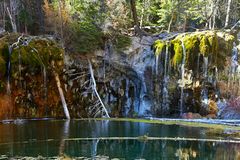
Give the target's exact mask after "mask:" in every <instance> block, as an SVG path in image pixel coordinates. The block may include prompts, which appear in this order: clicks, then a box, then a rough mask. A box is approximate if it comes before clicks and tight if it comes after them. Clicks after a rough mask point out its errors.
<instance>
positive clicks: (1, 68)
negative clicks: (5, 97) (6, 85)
mask: <svg viewBox="0 0 240 160" xmlns="http://www.w3.org/2000/svg"><path fill="white" fill-rule="evenodd" d="M5 72H6V61H5V60H4V59H3V57H2V56H0V79H2V78H3V75H4V73H5Z"/></svg>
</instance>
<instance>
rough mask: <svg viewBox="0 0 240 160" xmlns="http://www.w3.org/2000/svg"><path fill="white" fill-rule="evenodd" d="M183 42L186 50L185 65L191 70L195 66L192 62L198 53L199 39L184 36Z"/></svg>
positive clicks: (195, 36) (194, 36) (193, 36)
mask: <svg viewBox="0 0 240 160" xmlns="http://www.w3.org/2000/svg"><path fill="white" fill-rule="evenodd" d="M183 41H184V45H185V49H186V65H187V67H189V68H193V67H194V66H195V63H194V60H195V59H196V58H197V56H198V53H199V39H198V37H197V35H192V36H190V35H186V36H185V37H184V40H183Z"/></svg>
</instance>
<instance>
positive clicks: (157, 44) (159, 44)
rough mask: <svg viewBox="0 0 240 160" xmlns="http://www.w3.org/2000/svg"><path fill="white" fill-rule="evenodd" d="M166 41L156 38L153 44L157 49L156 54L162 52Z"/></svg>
mask: <svg viewBox="0 0 240 160" xmlns="http://www.w3.org/2000/svg"><path fill="white" fill-rule="evenodd" d="M165 46H166V43H165V42H164V41H162V40H156V41H155V42H154V44H153V48H154V50H155V55H156V56H158V55H160V54H161V53H162V51H163V49H164V47H165Z"/></svg>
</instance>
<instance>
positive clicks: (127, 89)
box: [124, 79, 131, 116]
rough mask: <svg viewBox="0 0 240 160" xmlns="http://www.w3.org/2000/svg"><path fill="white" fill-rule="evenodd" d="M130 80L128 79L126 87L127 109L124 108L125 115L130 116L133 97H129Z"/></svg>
mask: <svg viewBox="0 0 240 160" xmlns="http://www.w3.org/2000/svg"><path fill="white" fill-rule="evenodd" d="M129 84H130V83H129V80H128V79H126V88H125V96H126V99H127V100H126V104H125V109H124V116H128V113H129V110H130V107H131V97H129V87H130V85H129Z"/></svg>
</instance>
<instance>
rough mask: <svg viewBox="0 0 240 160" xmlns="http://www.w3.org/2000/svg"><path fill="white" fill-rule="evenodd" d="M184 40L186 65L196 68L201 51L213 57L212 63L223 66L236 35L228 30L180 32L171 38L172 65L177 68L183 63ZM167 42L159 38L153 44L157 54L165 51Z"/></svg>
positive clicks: (206, 55)
mask: <svg viewBox="0 0 240 160" xmlns="http://www.w3.org/2000/svg"><path fill="white" fill-rule="evenodd" d="M182 41H183V43H184V46H185V48H186V59H185V60H186V66H187V68H189V69H194V67H196V65H194V64H195V63H196V61H197V59H198V56H199V53H200V55H202V56H203V57H211V60H212V62H211V63H212V65H215V66H217V67H218V68H220V69H221V68H223V66H222V64H224V63H225V60H226V57H227V56H229V55H231V51H232V48H233V42H234V41H235V37H234V36H233V35H231V34H229V33H226V32H220V31H203V32H192V33H183V34H179V35H178V36H176V37H175V38H173V39H172V40H170V43H171V45H170V47H171V48H172V49H170V51H172V53H171V55H172V59H171V62H172V65H173V66H174V68H176V67H177V66H178V65H179V64H181V63H182V58H183V49H182ZM165 46H166V42H165V41H163V40H157V41H155V43H154V44H153V48H154V51H155V55H159V54H160V53H161V52H164V51H165V49H164V48H165Z"/></svg>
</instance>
